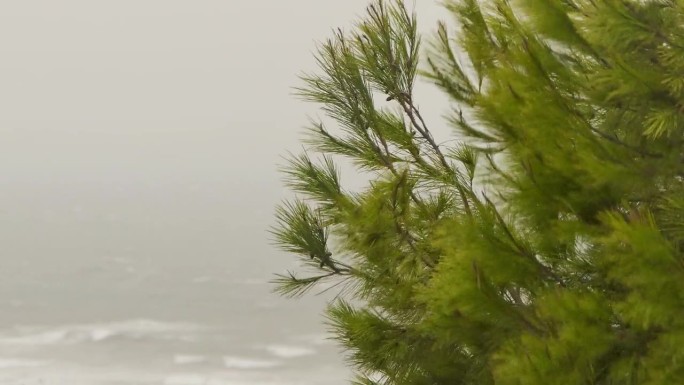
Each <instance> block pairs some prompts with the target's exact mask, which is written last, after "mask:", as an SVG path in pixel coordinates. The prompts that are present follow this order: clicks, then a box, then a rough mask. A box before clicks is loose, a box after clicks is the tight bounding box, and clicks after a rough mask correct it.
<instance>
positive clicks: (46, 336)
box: [0, 319, 201, 346]
mask: <svg viewBox="0 0 684 385" xmlns="http://www.w3.org/2000/svg"><path fill="white" fill-rule="evenodd" d="M199 330H201V327H199V326H196V325H191V324H183V323H167V322H160V321H153V320H145V319H142V320H128V321H122V322H113V323H106V324H83V325H66V326H59V327H50V328H47V327H23V328H20V329H18V330H17V331H14V332H9V333H3V334H0V344H10V345H27V346H31V345H36V346H42V345H56V344H78V343H84V342H101V341H105V340H108V339H111V338H115V337H123V338H132V339H142V338H153V339H163V340H168V339H181V340H187V339H189V336H190V335H192V333H194V332H197V331H199Z"/></svg>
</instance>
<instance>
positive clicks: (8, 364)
mask: <svg viewBox="0 0 684 385" xmlns="http://www.w3.org/2000/svg"><path fill="white" fill-rule="evenodd" d="M47 365H49V362H47V361H35V360H25V359H21V358H1V357H0V369H16V368H35V367H40V366H47Z"/></svg>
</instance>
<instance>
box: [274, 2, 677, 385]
mask: <svg viewBox="0 0 684 385" xmlns="http://www.w3.org/2000/svg"><path fill="white" fill-rule="evenodd" d="M445 7H446V9H447V11H448V14H449V15H450V17H453V18H452V21H453V23H452V24H453V27H447V24H446V23H443V24H439V25H438V28H437V30H436V33H435V36H434V37H433V38H431V39H430V44H429V45H428V47H427V48H426V49H425V50H423V48H421V45H420V36H419V35H418V32H417V28H416V17H415V15H414V14H412V13H411V12H409V11H408V10H407V8H406V7H405V6H404V4H403V3H402V2H401V1H399V0H397V1H392V0H386V1H382V0H376V1H375V2H373V3H372V4H371V5H370V6H369V7H368V9H367V13H366V15H365V17H364V18H362V19H361V20H360V21H359V22H358V23H357V24H356V25H355V27H354V28H353V29H352V30H351V31H348V32H344V31H341V30H338V31H337V32H336V33H335V34H334V36H333V37H332V38H330V39H329V40H327V41H326V42H325V43H323V44H322V45H321V46H320V49H319V51H318V55H317V59H318V64H319V67H320V68H319V71H318V72H317V73H314V74H308V75H304V76H303V86H302V87H301V88H299V89H298V92H299V95H300V96H301V97H303V98H304V99H305V100H307V101H310V102H314V103H317V104H318V105H320V107H321V109H322V111H323V112H324V113H325V114H326V116H327V118H328V119H327V120H326V122H313V123H312V125H311V127H310V129H309V130H308V131H307V136H306V139H305V143H306V145H307V152H306V153H304V154H301V155H298V156H293V157H291V158H290V160H289V163H288V164H287V165H286V167H285V168H284V173H285V176H286V184H287V186H288V187H289V188H291V189H292V190H293V191H294V192H295V193H296V196H297V198H296V199H295V200H294V201H292V202H288V203H284V204H283V205H282V206H281V207H280V208H279V209H278V211H277V221H278V223H277V225H276V226H275V227H274V228H273V234H274V237H275V240H276V243H277V244H278V245H279V246H280V247H282V248H283V249H284V250H286V251H288V252H292V253H295V254H297V255H299V257H300V258H301V260H302V262H303V264H304V265H306V266H308V267H309V268H310V269H311V270H312V271H313V273H312V274H311V275H304V276H299V275H297V274H295V273H289V274H287V275H283V276H279V278H278V279H277V283H278V290H279V291H280V293H282V294H285V295H300V294H302V293H304V292H306V291H307V290H308V289H311V288H313V287H315V286H316V285H318V284H320V283H321V282H323V281H326V280H327V281H330V284H334V288H335V289H336V290H339V293H340V295H339V296H338V297H337V299H336V300H335V301H334V302H332V303H331V304H330V306H329V308H328V310H327V315H328V322H329V325H330V327H331V328H332V330H333V332H334V335H335V336H336V338H337V339H338V340H339V342H340V343H341V344H342V345H343V346H344V347H345V348H346V349H347V351H348V359H349V362H350V364H351V365H353V367H354V369H355V370H356V372H357V373H358V379H357V380H356V382H355V383H357V384H383V385H390V384H392V385H399V384H402V385H403V384H415V385H437V384H445V385H446V384H449V385H454V384H478V385H482V384H497V385H508V384H511V385H513V384H521V385H522V384H525V385H528V384H544V385H547V384H558V385H560V384H568V385H569V384H625V385H627V384H682V383H684V348H683V347H684V259H683V251H682V249H683V248H684V152H683V148H684V147H683V138H684V1H681V0H480V1H477V0H448V1H446V2H445ZM422 54H425V56H420V55H422ZM419 59H420V60H419ZM421 75H422V76H423V77H424V78H425V79H428V80H429V81H430V82H431V83H433V84H434V85H436V86H437V87H439V88H440V89H441V90H442V91H443V92H444V94H445V96H446V97H448V98H449V102H450V106H451V108H452V110H451V112H450V115H449V117H448V123H449V125H450V126H451V127H452V128H453V130H454V136H455V138H456V139H457V142H450V143H452V144H451V145H447V146H444V145H440V144H438V142H437V141H436V140H435V138H434V137H433V134H432V132H431V130H430V128H429V125H428V119H427V118H426V117H424V116H422V114H421V111H420V109H419V108H418V101H417V100H416V97H415V93H414V84H415V83H416V80H417V76H421ZM329 125H330V126H329ZM453 143H455V144H453ZM311 153H313V154H318V155H319V156H313V157H311V156H310V155H308V154H311ZM340 159H343V161H344V162H352V164H353V165H355V166H356V167H357V169H358V170H359V171H364V172H366V173H367V174H368V175H371V178H370V182H369V183H368V185H367V186H366V188H364V189H363V190H362V191H360V192H353V191H347V190H346V189H345V188H344V186H343V184H342V183H341V176H340V171H339V168H338V166H337V165H336V163H335V162H336V161H338V160H340Z"/></svg>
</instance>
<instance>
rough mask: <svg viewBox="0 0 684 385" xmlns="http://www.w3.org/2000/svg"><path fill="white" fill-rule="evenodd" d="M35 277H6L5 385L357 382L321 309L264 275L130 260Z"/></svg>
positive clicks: (1, 330) (1, 366)
mask: <svg viewBox="0 0 684 385" xmlns="http://www.w3.org/2000/svg"><path fill="white" fill-rule="evenodd" d="M27 271H28V270H27ZM27 271H23V272H21V275H22V277H21V279H18V278H17V275H15V276H14V277H12V276H8V275H7V271H5V274H3V275H4V276H3V277H2V282H1V283H0V286H1V287H2V294H1V295H2V305H3V309H2V313H3V315H2V325H1V327H0V384H16V385H20V384H22V385H39V384H40V385H48V384H49V385H105V384H107V385H115V384H116V385H133V384H141V385H142V384H159V385H162V384H163V385H205V384H207V385H208V384H213V385H248V384H255V385H256V384H262V385H270V384H273V385H275V384H279V385H294V384H302V385H304V384H312V385H313V384H321V385H327V384H330V385H333V384H342V383H345V382H344V380H345V378H346V376H348V375H347V373H346V371H345V370H344V369H343V366H342V365H341V363H340V355H339V353H340V352H339V349H338V348H337V346H336V345H335V343H334V342H333V341H332V340H331V339H330V336H329V335H328V334H326V331H325V328H324V327H322V326H321V323H320V322H321V321H322V318H321V317H320V310H321V308H322V307H321V303H320V301H317V300H309V301H307V300H303V302H301V301H300V302H298V303H295V302H291V301H286V300H281V299H278V298H276V297H275V296H274V295H273V294H271V293H270V285H269V284H268V282H267V281H266V280H264V278H265V277H264V276H262V275H257V276H249V275H246V276H243V277H238V276H230V275H229V274H225V272H224V273H223V274H222V273H219V272H214V273H212V272H210V271H205V272H203V274H183V273H181V272H179V271H176V272H173V271H168V270H164V269H163V268H159V267H158V266H153V265H148V266H141V264H137V263H136V262H135V261H133V260H128V259H125V258H109V259H104V260H101V261H99V263H93V264H92V265H90V266H83V267H81V269H77V270H76V271H54V272H51V273H50V274H46V273H45V272H43V273H35V274H27ZM19 298H20V299H19ZM317 302H318V303H317ZM122 304H125V306H122ZM117 309H118V310H117ZM121 310H125V311H121ZM123 313H128V314H123Z"/></svg>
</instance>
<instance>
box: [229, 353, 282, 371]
mask: <svg viewBox="0 0 684 385" xmlns="http://www.w3.org/2000/svg"><path fill="white" fill-rule="evenodd" d="M223 364H224V365H225V367H226V368H228V369H269V368H275V367H277V366H280V365H281V363H280V362H278V361H270V360H257V359H251V358H245V357H231V356H226V357H223Z"/></svg>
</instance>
